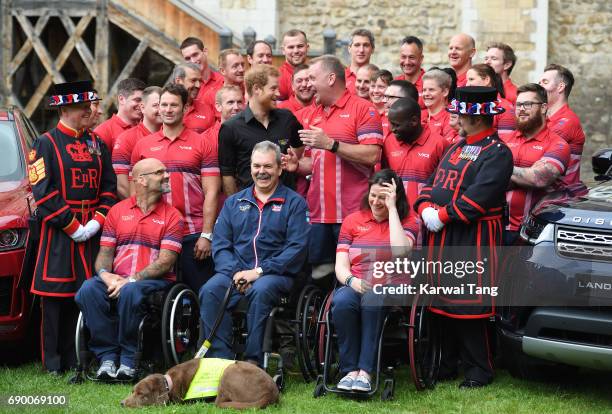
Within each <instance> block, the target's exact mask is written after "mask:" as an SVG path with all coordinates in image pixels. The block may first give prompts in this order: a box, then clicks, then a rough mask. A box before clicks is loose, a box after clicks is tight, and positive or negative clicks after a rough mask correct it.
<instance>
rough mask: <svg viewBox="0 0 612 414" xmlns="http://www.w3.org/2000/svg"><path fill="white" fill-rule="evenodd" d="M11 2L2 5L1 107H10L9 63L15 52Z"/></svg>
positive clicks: (0, 20) (0, 32)
mask: <svg viewBox="0 0 612 414" xmlns="http://www.w3.org/2000/svg"><path fill="white" fill-rule="evenodd" d="M11 7H12V6H11V0H5V1H3V2H2V4H0V47H1V48H2V50H0V105H8V104H9V102H7V101H8V100H9V99H8V98H9V97H10V95H9V94H10V92H11V87H12V86H11V83H10V76H9V75H8V67H9V62H10V61H11V53H12V52H13V24H12V23H13V22H12V18H13V17H12V13H11Z"/></svg>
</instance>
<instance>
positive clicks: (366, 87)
mask: <svg viewBox="0 0 612 414" xmlns="http://www.w3.org/2000/svg"><path fill="white" fill-rule="evenodd" d="M379 70H380V68H379V67H378V66H376V65H374V64H373V63H368V64H367V65H363V66H362V67H360V68H359V69H357V72H356V75H355V86H354V89H355V95H357V96H359V97H360V98H363V99H365V100H366V101H369V100H370V85H371V84H372V78H374V77H375V75H376V72H378V71H379Z"/></svg>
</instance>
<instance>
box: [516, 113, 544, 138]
mask: <svg viewBox="0 0 612 414" xmlns="http://www.w3.org/2000/svg"><path fill="white" fill-rule="evenodd" d="M542 125H544V118H543V117H542V116H541V115H540V114H535V115H532V116H530V117H529V118H528V119H527V120H526V121H521V120H520V119H517V120H516V129H517V130H518V131H520V132H521V133H523V134H529V133H532V132H534V131H537V130H538V129H540V128H541V127H542Z"/></svg>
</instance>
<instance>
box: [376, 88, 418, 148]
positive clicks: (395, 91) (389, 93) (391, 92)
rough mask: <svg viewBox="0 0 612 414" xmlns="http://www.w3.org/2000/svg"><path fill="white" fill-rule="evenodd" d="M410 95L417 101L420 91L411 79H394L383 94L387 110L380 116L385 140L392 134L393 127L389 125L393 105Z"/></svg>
mask: <svg viewBox="0 0 612 414" xmlns="http://www.w3.org/2000/svg"><path fill="white" fill-rule="evenodd" d="M408 97H410V98H412V99H414V100H415V101H416V100H418V99H419V92H418V91H417V89H416V87H415V86H414V85H413V84H412V83H410V82H409V81H406V80H397V79H394V80H392V81H391V83H389V86H387V89H385V94H384V95H383V101H384V103H385V111H384V113H383V114H382V115H381V117H380V119H381V121H382V128H383V139H384V140H386V139H387V137H388V136H389V135H392V132H391V128H390V127H389V117H388V114H389V109H391V106H392V105H393V104H394V103H395V102H397V100H398V99H401V98H408Z"/></svg>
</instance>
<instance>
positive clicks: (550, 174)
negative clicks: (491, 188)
mask: <svg viewBox="0 0 612 414" xmlns="http://www.w3.org/2000/svg"><path fill="white" fill-rule="evenodd" d="M560 176H561V171H559V169H558V168H557V167H556V166H554V165H553V164H552V163H550V162H547V161H546V160H539V161H537V162H535V163H534V164H533V165H532V166H531V167H514V169H513V171H512V182H513V183H514V184H516V185H517V186H519V187H531V188H546V187H548V186H549V185H551V184H553V183H554V182H555V181H556V180H557V178H559V177H560Z"/></svg>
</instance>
